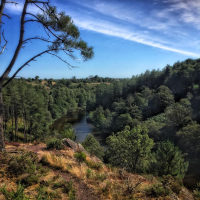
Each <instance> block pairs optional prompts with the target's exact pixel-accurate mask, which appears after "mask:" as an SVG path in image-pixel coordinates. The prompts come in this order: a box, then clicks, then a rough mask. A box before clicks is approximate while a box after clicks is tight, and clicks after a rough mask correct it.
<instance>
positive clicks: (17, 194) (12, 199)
mask: <svg viewBox="0 0 200 200" xmlns="http://www.w3.org/2000/svg"><path fill="white" fill-rule="evenodd" d="M0 191H1V193H2V194H3V195H4V197H5V198H6V200H28V199H29V198H28V197H26V196H25V194H24V186H23V185H21V183H19V184H18V186H17V190H16V191H14V190H13V189H12V190H11V191H8V189H7V188H6V186H5V185H4V187H2V188H0Z"/></svg>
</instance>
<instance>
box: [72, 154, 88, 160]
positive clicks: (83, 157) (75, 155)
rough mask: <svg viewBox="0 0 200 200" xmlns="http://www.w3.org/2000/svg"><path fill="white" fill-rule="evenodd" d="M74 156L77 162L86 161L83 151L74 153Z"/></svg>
mask: <svg viewBox="0 0 200 200" xmlns="http://www.w3.org/2000/svg"><path fill="white" fill-rule="evenodd" d="M74 157H75V158H76V159H77V160H78V161H79V162H84V161H86V155H85V153H83V152H80V153H75V154H74Z"/></svg>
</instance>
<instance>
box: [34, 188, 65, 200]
mask: <svg viewBox="0 0 200 200" xmlns="http://www.w3.org/2000/svg"><path fill="white" fill-rule="evenodd" d="M54 198H56V199H62V197H61V195H60V194H59V193H58V192H51V191H48V190H46V188H45V187H41V186H39V187H38V195H37V197H36V200H43V199H54Z"/></svg>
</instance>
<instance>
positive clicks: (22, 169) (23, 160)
mask: <svg viewBox="0 0 200 200" xmlns="http://www.w3.org/2000/svg"><path fill="white" fill-rule="evenodd" d="M36 162H37V155H36V154H34V153H32V152H26V153H23V154H22V155H16V156H13V157H12V158H11V159H10V161H9V163H8V165H9V167H8V171H9V172H10V173H12V174H14V175H16V176H17V175H21V174H24V173H29V174H34V173H35V171H36V165H35V164H36Z"/></svg>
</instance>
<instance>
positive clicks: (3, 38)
mask: <svg viewBox="0 0 200 200" xmlns="http://www.w3.org/2000/svg"><path fill="white" fill-rule="evenodd" d="M2 37H3V39H4V41H5V44H4V46H3V48H2V50H1V52H0V55H1V54H2V53H3V52H4V50H5V48H6V45H7V43H8V41H7V40H6V38H5V36H4V30H3V32H2Z"/></svg>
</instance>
